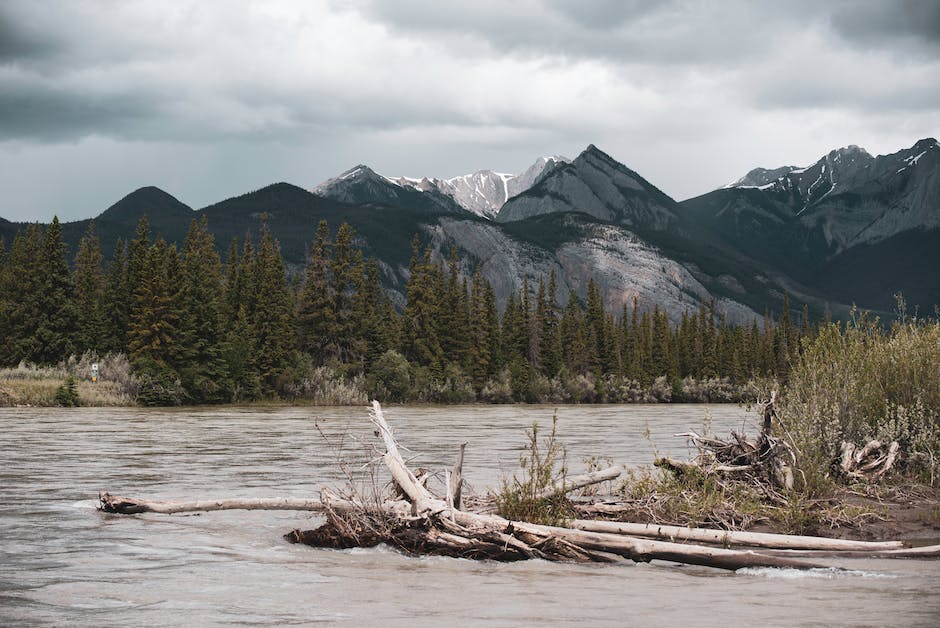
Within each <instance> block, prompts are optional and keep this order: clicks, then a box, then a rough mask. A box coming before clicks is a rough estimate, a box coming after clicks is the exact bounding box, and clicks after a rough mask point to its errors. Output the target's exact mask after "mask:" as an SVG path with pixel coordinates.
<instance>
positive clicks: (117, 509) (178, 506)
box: [98, 491, 325, 515]
mask: <svg viewBox="0 0 940 628" xmlns="http://www.w3.org/2000/svg"><path fill="white" fill-rule="evenodd" d="M98 502H99V504H98V510H101V511H102V512H110V513H117V514H122V515H136V514H139V513H143V512H157V513H161V514H164V515H172V514H177V513H181V512H210V511H213V510H308V511H312V512H323V511H324V509H325V507H324V505H323V502H322V501H321V500H320V499H291V498H283V497H277V498H266V497H248V498H232V499H218V500H199V501H189V502H183V501H159V500H150V499H135V498H133V497H119V496H118V495H111V494H110V493H107V492H104V491H102V492H100V493H98Z"/></svg>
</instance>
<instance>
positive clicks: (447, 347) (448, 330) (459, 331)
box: [438, 248, 470, 365]
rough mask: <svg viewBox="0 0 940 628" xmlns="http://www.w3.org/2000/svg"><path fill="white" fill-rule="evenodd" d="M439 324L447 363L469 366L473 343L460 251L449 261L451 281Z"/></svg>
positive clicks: (447, 282) (444, 299) (451, 254)
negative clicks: (459, 257) (459, 259)
mask: <svg viewBox="0 0 940 628" xmlns="http://www.w3.org/2000/svg"><path fill="white" fill-rule="evenodd" d="M438 320H439V321H440V325H439V326H438V337H439V338H440V339H441V349H442V350H443V351H444V356H445V358H446V360H447V361H448V362H452V363H456V364H459V365H463V364H465V363H466V361H467V351H468V349H469V343H470V340H469V325H470V314H469V309H468V302H467V287H466V283H465V282H463V281H461V279H460V275H459V264H458V260H457V249H456V248H451V250H450V256H449V258H448V262H447V280H446V284H445V286H444V293H443V299H442V303H441V312H440V317H439V319H438Z"/></svg>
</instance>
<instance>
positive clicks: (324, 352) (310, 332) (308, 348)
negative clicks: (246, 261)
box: [297, 220, 335, 366]
mask: <svg viewBox="0 0 940 628" xmlns="http://www.w3.org/2000/svg"><path fill="white" fill-rule="evenodd" d="M329 238H330V232H329V227H328V226H327V224H326V221H325V220H321V221H320V224H319V225H318V226H317V233H316V236H315V238H314V241H313V249H312V250H311V252H310V259H309V260H308V261H307V268H306V270H305V272H304V284H303V288H302V290H301V295H300V299H299V308H298V312H297V329H298V336H299V340H300V343H299V344H300V350H301V351H304V352H305V353H308V354H309V355H310V356H311V358H312V359H313V362H314V364H316V365H317V366H322V365H323V364H325V363H326V360H327V357H328V355H330V354H332V353H333V352H334V351H335V348H334V342H333V341H332V336H331V334H332V333H333V330H334V327H335V321H334V313H333V303H334V298H333V294H332V285H331V282H330V264H331V253H330V242H329Z"/></svg>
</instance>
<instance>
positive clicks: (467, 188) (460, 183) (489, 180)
mask: <svg viewBox="0 0 940 628" xmlns="http://www.w3.org/2000/svg"><path fill="white" fill-rule="evenodd" d="M569 161H570V160H569V159H568V158H566V157H562V156H560V155H552V156H550V157H539V158H538V159H537V160H536V161H535V163H534V164H532V165H531V166H529V167H528V168H527V169H526V170H525V171H524V172H522V173H521V174H518V175H516V174H509V173H505V172H495V171H493V170H478V171H477V172H474V173H472V174H466V175H461V176H457V177H451V178H449V179H437V178H427V177H424V178H421V179H416V178H412V177H389V178H388V180H389V181H391V182H392V183H395V184H396V185H401V186H408V187H412V188H414V189H416V190H420V191H422V192H429V191H431V190H436V191H438V192H440V193H442V194H446V195H447V196H450V197H451V198H453V199H454V200H455V201H457V203H458V204H459V205H460V206H462V207H463V208H464V209H466V210H468V211H470V212H472V213H474V214H476V215H477V216H481V217H483V218H489V219H491V218H493V217H494V216H496V214H497V213H498V212H499V210H500V208H501V207H502V206H503V205H504V204H505V203H506V201H508V200H509V199H510V198H512V197H513V196H516V195H517V194H520V193H522V192H524V191H525V190H527V189H529V188H530V187H532V185H533V184H534V183H535V182H536V181H537V180H538V178H539V176H541V174H542V173H543V172H545V170H546V168H550V167H553V166H554V165H556V164H559V163H568V162H569Z"/></svg>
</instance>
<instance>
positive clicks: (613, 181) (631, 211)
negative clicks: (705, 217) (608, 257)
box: [496, 144, 678, 231]
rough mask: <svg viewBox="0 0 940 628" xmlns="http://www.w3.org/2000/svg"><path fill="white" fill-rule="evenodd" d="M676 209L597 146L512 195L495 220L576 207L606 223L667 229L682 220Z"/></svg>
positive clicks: (640, 227) (657, 190) (505, 219)
mask: <svg viewBox="0 0 940 628" xmlns="http://www.w3.org/2000/svg"><path fill="white" fill-rule="evenodd" d="M677 209H678V204H677V203H676V202H675V201H674V200H673V199H671V198H669V197H668V196H666V195H665V194H663V193H662V192H661V191H660V190H659V189H657V188H656V187H654V186H653V185H652V184H650V183H649V182H648V181H647V180H646V179H644V178H643V177H641V176H640V175H638V174H637V173H636V172H634V171H632V170H630V169H629V168H627V167H626V166H624V165H623V164H621V163H620V162H618V161H616V160H614V159H613V158H612V157H611V156H610V155H608V154H606V153H604V152H603V151H601V150H600V149H598V148H597V147H596V146H594V145H593V144H592V145H590V146H588V147H587V149H585V150H584V151H583V152H582V153H581V154H580V155H578V156H577V157H576V158H575V159H574V160H573V161H572V162H571V163H568V164H564V165H559V166H557V167H555V168H553V169H552V170H551V171H550V172H548V173H546V174H545V176H543V177H541V178H540V179H539V180H538V182H537V183H536V184H535V185H533V186H532V187H531V188H529V189H528V190H526V191H524V192H522V193H520V194H519V195H518V196H515V197H513V198H511V199H509V200H508V201H507V202H506V204H505V205H503V207H502V209H500V210H499V214H497V216H496V220H497V221H499V222H503V223H506V222H513V221H517V220H523V219H525V218H530V217H532V216H538V215H541V214H552V213H565V212H572V211H574V212H580V213H583V214H587V215H589V216H591V217H593V218H595V219H598V220H601V221H604V222H612V223H618V224H621V225H625V226H628V227H633V228H639V229H643V230H647V229H649V230H654V231H662V230H665V229H668V228H669V227H671V226H673V225H675V224H676V223H677V222H678V214H677V211H676V210H677Z"/></svg>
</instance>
